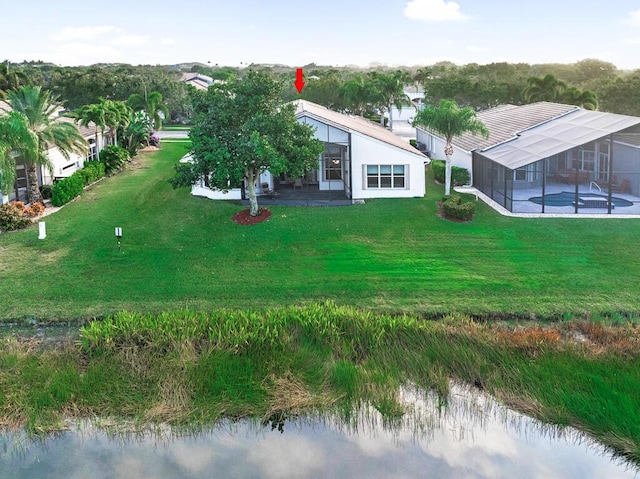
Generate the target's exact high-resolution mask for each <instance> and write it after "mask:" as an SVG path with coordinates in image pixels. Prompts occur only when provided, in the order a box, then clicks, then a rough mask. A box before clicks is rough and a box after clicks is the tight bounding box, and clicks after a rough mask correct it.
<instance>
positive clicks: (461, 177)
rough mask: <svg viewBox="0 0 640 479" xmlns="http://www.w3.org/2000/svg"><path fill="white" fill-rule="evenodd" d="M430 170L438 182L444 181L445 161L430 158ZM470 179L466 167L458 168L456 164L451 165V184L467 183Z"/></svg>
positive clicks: (460, 184)
mask: <svg viewBox="0 0 640 479" xmlns="http://www.w3.org/2000/svg"><path fill="white" fill-rule="evenodd" d="M431 170H432V171H433V177H434V178H435V179H436V180H437V181H439V182H440V183H444V182H445V175H446V163H445V161H444V160H432V161H431ZM470 181H471V175H470V174H469V170H467V169H466V168H460V167H458V166H452V167H451V184H452V185H453V186H462V185H468V184H469V182H470Z"/></svg>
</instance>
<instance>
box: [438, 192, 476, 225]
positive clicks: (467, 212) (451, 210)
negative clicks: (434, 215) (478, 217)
mask: <svg viewBox="0 0 640 479" xmlns="http://www.w3.org/2000/svg"><path fill="white" fill-rule="evenodd" d="M475 209H476V205H475V204H474V203H473V202H472V201H464V202H463V201H462V198H461V197H460V196H459V195H451V196H445V197H444V198H442V212H443V213H444V215H445V216H446V217H448V218H455V219H458V220H464V221H469V220H471V219H472V218H473V213H474V212H475Z"/></svg>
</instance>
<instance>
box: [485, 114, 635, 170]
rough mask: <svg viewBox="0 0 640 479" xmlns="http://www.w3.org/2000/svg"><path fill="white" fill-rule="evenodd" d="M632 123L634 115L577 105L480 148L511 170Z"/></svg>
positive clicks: (486, 155) (628, 126) (487, 155)
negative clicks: (504, 139)
mask: <svg viewBox="0 0 640 479" xmlns="http://www.w3.org/2000/svg"><path fill="white" fill-rule="evenodd" d="M636 125H640V118H638V117H633V116H626V115H618V114H614V113H604V112H598V111H588V110H583V109H578V110H575V111H572V112H570V113H567V114H565V115H563V116H560V117H559V118H555V119H553V120H551V121H548V122H546V123H543V124H541V125H538V126H534V127H532V128H529V129H526V130H523V131H521V132H519V133H518V134H517V136H516V137H515V138H514V139H512V140H508V141H506V142H504V143H500V144H498V145H495V146H490V147H487V148H486V149H484V150H480V151H481V155H482V156H484V157H485V158H488V159H489V160H492V161H495V162H496V163H498V164H500V165H503V166H505V167H507V168H509V169H512V170H515V169H518V168H521V167H523V166H525V165H528V164H530V163H534V162H536V161H539V160H542V159H545V158H549V157H551V156H553V155H556V154H558V153H561V152H563V151H567V150H570V149H572V148H576V147H579V146H581V145H584V144H585V143H589V142H591V141H595V140H598V139H600V138H603V137H606V136H607V135H611V134H613V133H619V132H621V131H622V130H625V129H627V128H630V127H633V126H636ZM634 133H636V135H635V136H637V132H634Z"/></svg>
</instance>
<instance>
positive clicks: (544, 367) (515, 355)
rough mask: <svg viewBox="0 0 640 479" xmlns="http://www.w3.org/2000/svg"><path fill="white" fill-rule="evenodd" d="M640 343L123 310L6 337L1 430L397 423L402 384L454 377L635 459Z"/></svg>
mask: <svg viewBox="0 0 640 479" xmlns="http://www.w3.org/2000/svg"><path fill="white" fill-rule="evenodd" d="M639 340H640V332H639V330H638V329H637V328H636V327H635V326H634V325H630V324H627V325H619V326H615V327H612V326H603V325H601V324H599V323H594V322H565V323H556V325H555V326H554V327H545V328H543V327H540V326H534V325H533V324H531V323H527V326H526V327H518V326H509V325H506V324H499V323H493V324H488V323H487V324H476V323H473V322H471V321H468V320H467V319H465V318H464V317H463V316H460V315H457V316H453V317H449V318H446V319H444V320H441V321H437V322H432V321H424V320H418V319H415V318H412V317H399V316H395V317H394V316H384V315H375V314H371V313H367V312H361V311H358V310H355V309H353V308H348V307H338V306H335V305H333V304H322V305H309V306H307V307H304V308H280V309H275V310H269V311H262V312H259V311H253V312H247V311H215V312H212V313H210V314H203V313H194V312H188V311H183V312H174V313H164V314H161V315H150V314H137V313H119V314H117V315H116V316H114V317H112V318H109V319H107V320H105V321H103V322H95V323H92V324H89V325H88V326H86V327H85V328H84V330H83V333H82V338H81V340H80V341H79V342H77V343H75V344H67V345H66V346H65V347H62V348H55V349H51V348H42V347H38V345H37V344H36V343H34V342H29V341H26V342H23V341H17V340H15V339H13V340H10V339H6V340H4V341H3V343H2V345H1V346H0V425H2V426H5V427H7V426H15V427H17V426H24V425H26V426H27V427H28V428H29V430H31V431H34V432H38V431H46V430H50V429H55V428H56V427H57V426H58V424H59V422H60V421H61V419H62V418H63V416H72V417H79V416H88V417H93V416H116V417H128V418H135V419H136V420H138V421H139V422H140V423H149V422H160V421H167V422H170V423H172V424H183V425H189V426H194V427H199V426H204V425H209V424H211V423H213V422H215V421H216V420H218V419H220V418H222V417H241V416H247V415H250V416H254V417H255V416H257V417H270V416H273V415H274V414H279V413H297V412H304V411H317V410H327V409H332V410H335V408H338V409H339V410H344V411H348V410H350V409H351V408H352V407H353V406H355V405H358V404H362V403H363V402H368V403H371V404H373V405H374V406H375V407H376V408H377V409H378V410H379V411H380V412H381V413H382V414H383V415H384V416H385V417H387V418H391V419H392V418H394V417H398V416H399V415H402V414H403V406H402V405H401V404H400V403H399V402H398V391H399V387H400V386H401V385H403V384H416V385H418V386H421V387H423V388H434V389H435V390H436V391H438V392H439V393H440V394H441V395H443V396H445V395H446V394H447V390H448V382H447V379H448V378H454V379H457V380H461V381H464V382H466V383H469V384H475V385H476V386H477V387H480V388H482V389H483V390H486V391H488V392H490V393H491V394H493V395H495V396H496V397H498V398H499V399H500V400H502V401H503V402H505V403H507V404H509V405H511V406H513V407H515V408H516V409H519V410H521V411H523V412H526V413H528V414H531V415H533V416H535V417H538V418H540V419H542V420H544V421H548V422H552V423H556V424H562V425H573V426H576V427H578V428H579V429H581V430H583V431H586V432H588V433H589V434H591V435H592V436H593V437H595V438H597V439H598V440H600V441H602V442H603V443H605V444H607V445H609V446H612V447H615V448H616V449H617V450H618V451H620V452H621V453H623V454H624V455H626V456H627V457H629V458H631V459H633V460H634V461H635V462H636V463H638V462H640V424H639V423H638V421H637V418H638V417H639V415H640V403H638V401H637V398H638V397H640V368H638V366H637V364H638V363H637V360H638V356H639V354H640V353H639V352H638V351H639V349H638V347H637V346H638V341H639Z"/></svg>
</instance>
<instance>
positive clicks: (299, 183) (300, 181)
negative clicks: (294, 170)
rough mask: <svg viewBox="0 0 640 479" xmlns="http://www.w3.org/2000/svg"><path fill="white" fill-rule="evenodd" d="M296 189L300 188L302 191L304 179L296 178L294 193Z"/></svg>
mask: <svg viewBox="0 0 640 479" xmlns="http://www.w3.org/2000/svg"><path fill="white" fill-rule="evenodd" d="M296 188H300V191H302V178H296V181H294V182H293V191H296Z"/></svg>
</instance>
